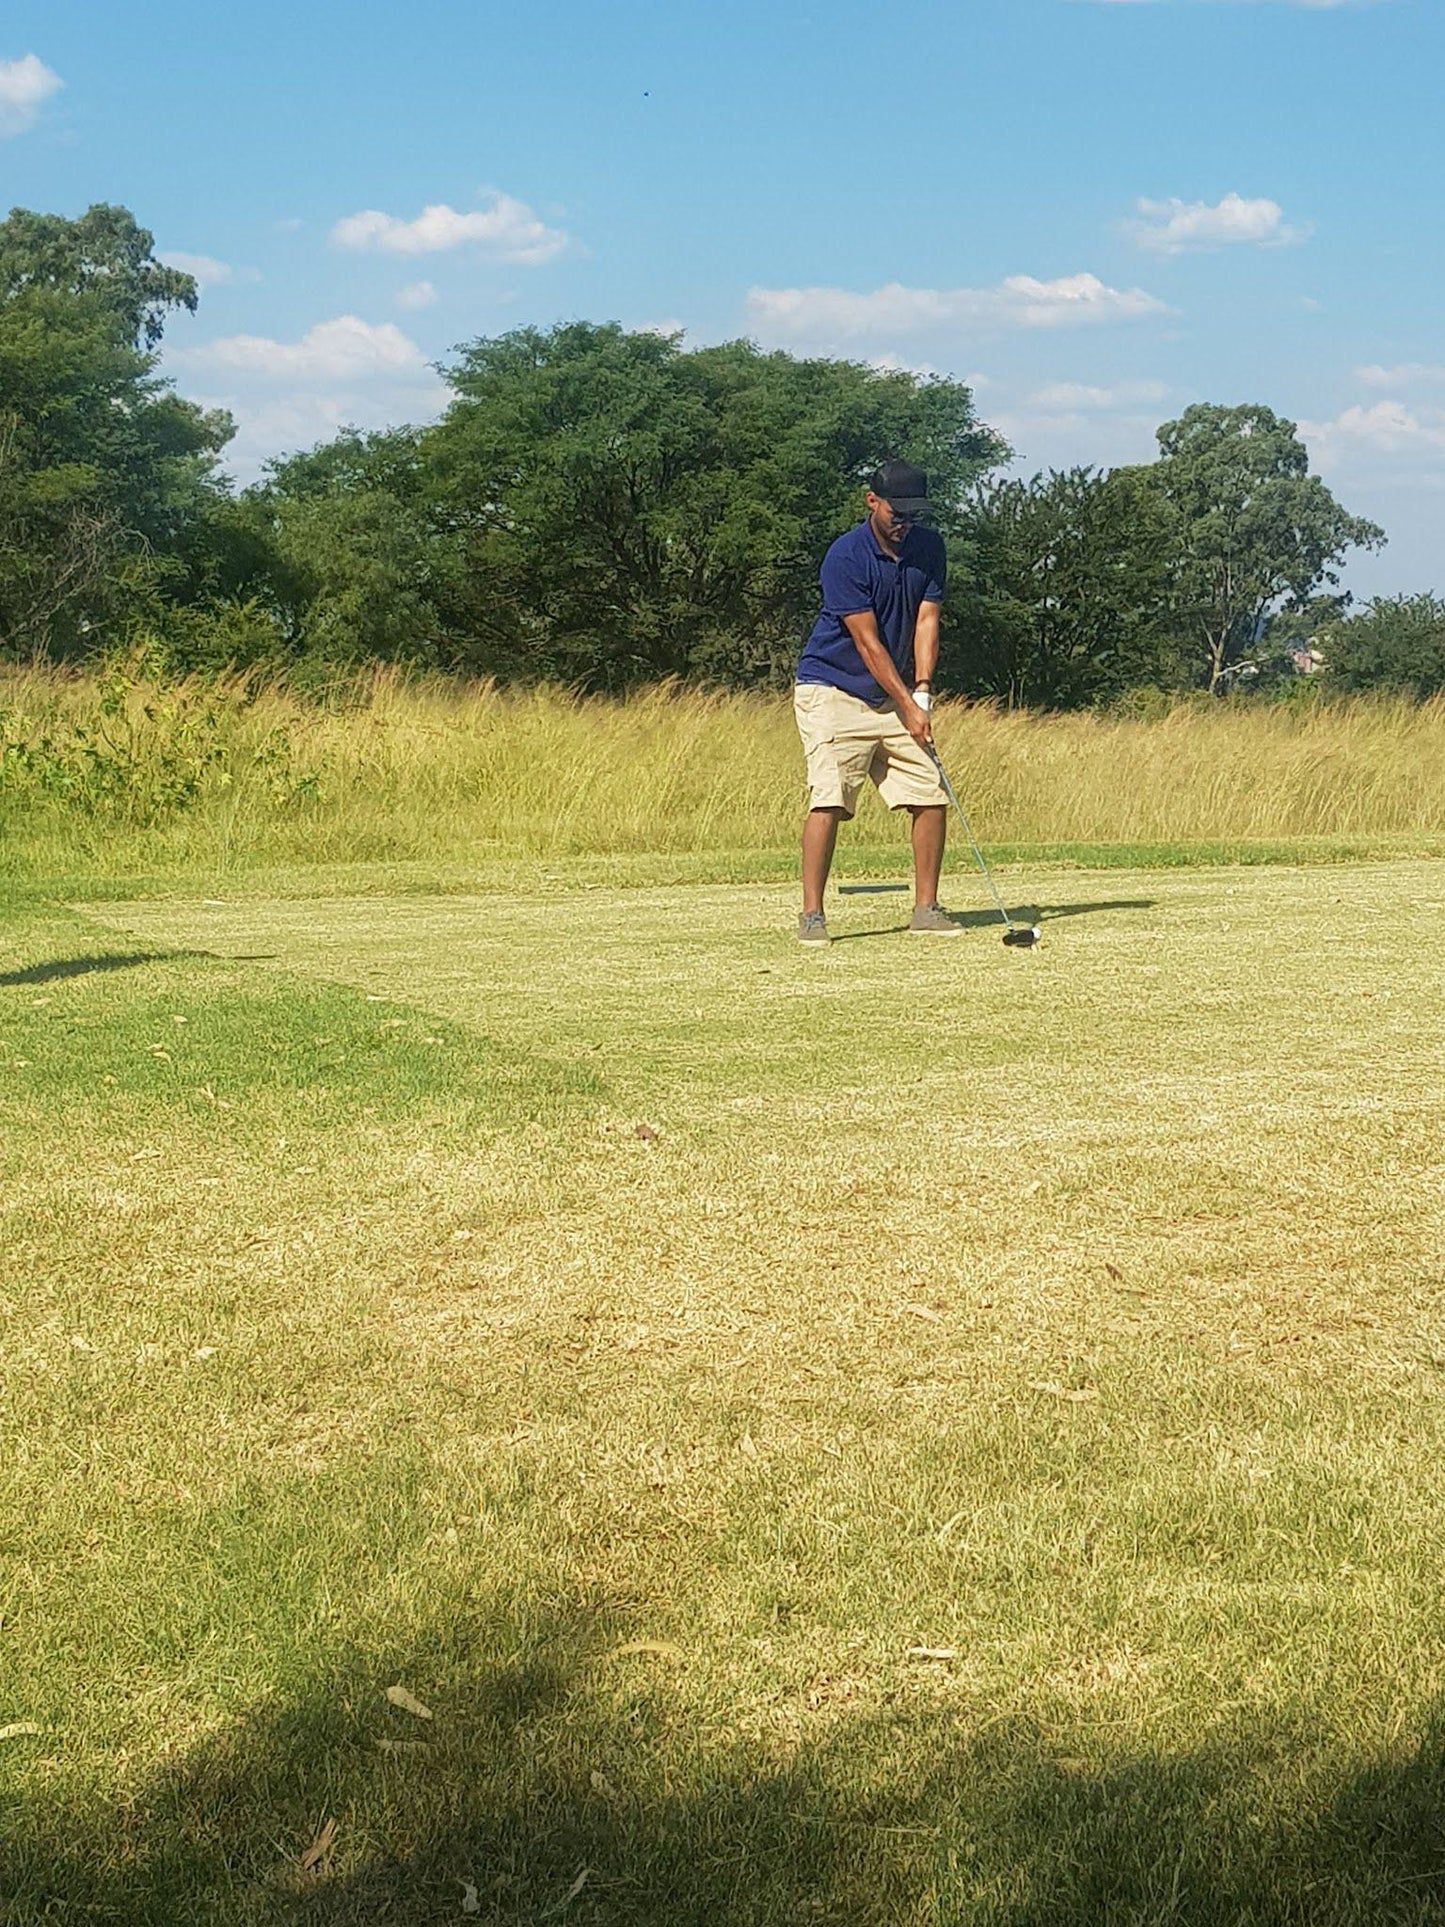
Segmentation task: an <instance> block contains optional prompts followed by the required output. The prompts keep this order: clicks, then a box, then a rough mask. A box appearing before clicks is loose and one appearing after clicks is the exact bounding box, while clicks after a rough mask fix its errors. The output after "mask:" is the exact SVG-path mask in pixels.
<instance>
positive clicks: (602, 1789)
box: [588, 1766, 617, 1800]
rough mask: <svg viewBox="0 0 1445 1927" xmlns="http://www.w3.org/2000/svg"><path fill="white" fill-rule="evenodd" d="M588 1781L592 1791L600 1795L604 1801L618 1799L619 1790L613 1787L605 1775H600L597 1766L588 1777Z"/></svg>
mask: <svg viewBox="0 0 1445 1927" xmlns="http://www.w3.org/2000/svg"><path fill="white" fill-rule="evenodd" d="M588 1780H589V1783H590V1785H591V1787H592V1791H593V1792H594V1793H600V1794H601V1795H602V1797H603V1799H604V1800H615V1799H616V1798H617V1788H616V1787H615V1786H613V1784H612V1782H611V1781H610V1780H609V1779H608V1778H607V1777H606V1776H605V1775H604V1774H601V1773H599V1772H598V1771H597V1769H596V1767H595V1766H594V1767H593V1769H592V1771H591V1773H590V1774H589V1775H588Z"/></svg>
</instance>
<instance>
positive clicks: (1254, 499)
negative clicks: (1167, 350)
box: [1137, 402, 1385, 692]
mask: <svg viewBox="0 0 1445 1927" xmlns="http://www.w3.org/2000/svg"><path fill="white" fill-rule="evenodd" d="M1137 473H1139V474H1140V475H1141V476H1142V477H1143V478H1145V479H1146V480H1147V482H1148V484H1149V486H1151V487H1152V488H1153V489H1154V490H1156V491H1157V493H1158V496H1159V499H1160V500H1161V501H1162V502H1164V503H1165V504H1166V505H1167V507H1168V509H1169V511H1170V514H1171V516H1172V518H1173V523H1174V541H1175V544H1176V549H1177V555H1178V567H1177V573H1176V579H1175V589H1174V600H1175V607H1176V616H1177V620H1178V623H1179V625H1180V631H1181V637H1182V639H1183V641H1184V644H1185V646H1186V648H1187V650H1188V651H1189V654H1190V656H1191V658H1192V660H1193V663H1194V665H1195V669H1196V672H1197V675H1198V678H1199V680H1200V681H1201V682H1202V683H1203V684H1204V685H1205V686H1206V687H1207V688H1209V689H1210V690H1211V691H1214V692H1218V691H1220V690H1221V689H1222V688H1223V687H1226V686H1227V685H1228V682H1229V680H1230V677H1231V674H1232V672H1233V670H1234V669H1235V668H1236V667H1237V666H1238V665H1239V663H1240V662H1241V660H1242V659H1243V658H1244V657H1246V656H1247V655H1248V654H1249V653H1250V651H1251V650H1252V649H1253V648H1254V645H1255V644H1256V642H1257V641H1258V639H1259V637H1260V635H1261V633H1262V630H1263V627H1264V624H1265V621H1266V619H1267V618H1268V616H1269V614H1270V612H1271V611H1272V610H1274V609H1276V608H1280V607H1285V608H1288V607H1294V608H1298V607H1301V606H1302V605H1303V604H1304V603H1306V602H1307V601H1308V599H1309V598H1310V597H1311V596H1312V595H1314V594H1315V593H1316V592H1317V590H1318V589H1319V588H1320V586H1321V585H1322V584H1325V583H1329V584H1333V583H1335V582H1336V581H1337V580H1338V573H1337V571H1338V565H1339V563H1340V561H1341V559H1342V557H1343V556H1344V554H1345V551H1346V550H1347V549H1350V548H1352V547H1363V548H1378V547H1379V546H1381V545H1382V544H1383V542H1384V539H1385V537H1384V531H1383V530H1382V529H1379V528H1377V527H1376V526H1375V524H1374V523H1373V522H1367V521H1366V520H1364V518H1363V517H1361V516H1357V515H1351V514H1349V513H1348V512H1347V511H1346V510H1345V509H1343V508H1342V507H1341V506H1340V504H1339V503H1338V502H1337V501H1336V500H1335V498H1334V496H1333V495H1332V494H1331V493H1330V491H1329V489H1328V488H1327V487H1326V486H1325V484H1324V483H1323V482H1322V481H1321V480H1320V478H1319V476H1317V475H1311V474H1310V472H1309V456H1308V454H1307V452H1306V450H1305V447H1304V444H1303V443H1302V442H1301V441H1300V439H1299V435H1298V433H1297V431H1296V428H1295V424H1294V423H1293V422H1291V421H1286V420H1285V419H1284V418H1283V417H1282V416H1280V415H1276V414H1274V413H1273V411H1272V410H1270V409H1268V408H1263V407H1260V406H1257V405H1253V406H1246V407H1242V408H1223V407H1218V406H1215V405H1213V404H1210V403H1204V402H1200V403H1197V404H1196V405H1195V406H1194V407H1192V408H1188V409H1186V410H1185V412H1184V413H1183V415H1181V416H1180V417H1179V419H1178V421H1172V422H1166V423H1165V424H1164V426H1163V427H1162V428H1161V429H1160V430H1159V460H1158V461H1157V462H1155V463H1153V464H1152V465H1151V466H1150V467H1149V468H1147V469H1144V470H1141V471H1137Z"/></svg>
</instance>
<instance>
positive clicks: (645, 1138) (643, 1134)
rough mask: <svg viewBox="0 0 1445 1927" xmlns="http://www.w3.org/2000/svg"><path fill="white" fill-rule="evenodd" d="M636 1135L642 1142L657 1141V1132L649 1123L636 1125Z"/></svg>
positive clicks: (652, 1142) (653, 1142)
mask: <svg viewBox="0 0 1445 1927" xmlns="http://www.w3.org/2000/svg"><path fill="white" fill-rule="evenodd" d="M637 1136H638V1137H640V1138H641V1139H642V1142H643V1143H644V1144H655V1143H656V1142H657V1133H656V1131H654V1130H653V1128H652V1126H651V1125H650V1124H639V1125H638V1126H637Z"/></svg>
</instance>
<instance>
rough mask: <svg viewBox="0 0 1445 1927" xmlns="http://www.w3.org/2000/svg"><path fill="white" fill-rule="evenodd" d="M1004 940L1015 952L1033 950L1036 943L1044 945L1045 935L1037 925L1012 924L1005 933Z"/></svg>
mask: <svg viewBox="0 0 1445 1927" xmlns="http://www.w3.org/2000/svg"><path fill="white" fill-rule="evenodd" d="M1003 940H1004V942H1005V943H1006V944H1008V945H1009V947H1010V948H1011V949H1014V950H1032V949H1033V947H1034V945H1035V944H1036V943H1042V942H1043V940H1044V933H1043V930H1042V929H1041V928H1040V926H1039V925H1038V924H1036V923H1029V924H1025V923H1014V924H1010V925H1009V927H1008V929H1007V930H1005V931H1004V933H1003Z"/></svg>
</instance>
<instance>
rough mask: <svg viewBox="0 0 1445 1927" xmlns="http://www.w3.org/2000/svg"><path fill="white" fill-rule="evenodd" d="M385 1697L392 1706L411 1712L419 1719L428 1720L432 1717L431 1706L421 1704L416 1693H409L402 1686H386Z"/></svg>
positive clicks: (404, 1711)
mask: <svg viewBox="0 0 1445 1927" xmlns="http://www.w3.org/2000/svg"><path fill="white" fill-rule="evenodd" d="M386 1697H387V1698H388V1699H389V1700H390V1701H391V1703H392V1705H393V1706H399V1707H400V1708H401V1710H402V1712H403V1713H412V1714H414V1715H415V1716H416V1718H417V1719H419V1720H429V1719H431V1717H432V1710H431V1708H430V1707H429V1706H423V1705H422V1703H421V1701H420V1700H419V1699H418V1698H417V1697H416V1695H415V1694H414V1693H409V1692H408V1691H407V1690H406V1688H405V1687H404V1686H388V1687H387V1689H386Z"/></svg>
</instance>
